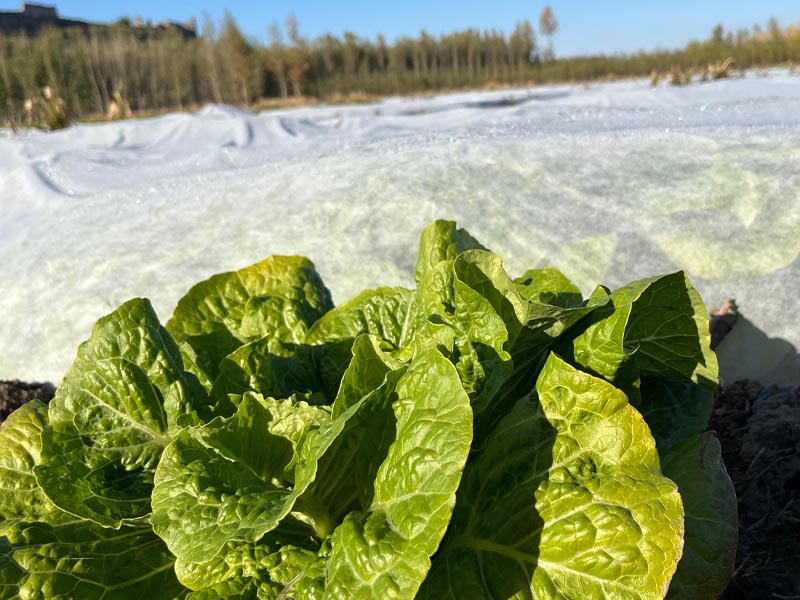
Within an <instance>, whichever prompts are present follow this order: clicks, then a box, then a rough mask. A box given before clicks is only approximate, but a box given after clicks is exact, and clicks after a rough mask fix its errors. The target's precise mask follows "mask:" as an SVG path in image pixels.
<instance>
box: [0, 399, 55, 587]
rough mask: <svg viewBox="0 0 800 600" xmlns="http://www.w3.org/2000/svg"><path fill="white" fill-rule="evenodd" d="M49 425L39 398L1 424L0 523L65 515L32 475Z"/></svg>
mask: <svg viewBox="0 0 800 600" xmlns="http://www.w3.org/2000/svg"><path fill="white" fill-rule="evenodd" d="M46 425H47V406H45V405H44V404H43V403H41V402H39V401H38V400H32V401H31V402H28V403H27V404H25V405H23V406H21V407H20V408H18V409H17V410H15V411H14V412H13V413H11V414H10V415H9V416H8V418H7V419H6V420H5V422H4V423H3V424H2V425H0V522H2V521H4V520H22V521H48V522H52V521H54V520H59V519H60V518H62V517H61V515H64V513H62V512H61V511H60V510H58V509H57V508H56V507H55V506H54V505H53V503H52V502H50V500H49V499H48V498H47V496H45V494H44V492H43V491H42V489H41V488H40V487H39V484H38V483H37V482H36V477H35V476H34V474H33V468H34V467H35V466H36V465H37V464H39V462H40V460H41V452H42V430H43V429H44V428H45V426H46ZM0 530H2V526H1V525H0ZM0 598H2V595H0Z"/></svg>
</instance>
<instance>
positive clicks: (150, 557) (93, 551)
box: [0, 521, 186, 600]
mask: <svg viewBox="0 0 800 600" xmlns="http://www.w3.org/2000/svg"><path fill="white" fill-rule="evenodd" d="M4 535H5V536H6V537H0V553H2V554H0V598H12V597H13V598H25V599H26V600H59V599H60V600H72V599H78V598H80V600H117V599H120V598H147V599H149V600H175V599H177V598H183V597H184V596H185V594H186V589H185V588H184V587H183V586H182V585H180V583H178V581H177V579H176V577H175V573H174V571H173V563H174V560H175V559H174V558H173V557H172V556H171V555H170V554H169V552H168V551H167V548H166V547H165V546H164V543H163V542H162V541H161V540H160V539H159V538H158V536H156V535H155V534H154V533H153V531H152V530H151V529H149V528H139V527H123V528H121V529H119V530H113V529H106V528H103V527H100V526H98V525H96V524H94V523H90V522H88V521H72V522H68V523H62V524H59V525H49V524H45V523H16V524H14V525H13V526H11V527H9V528H7V529H6V530H5V531H4ZM11 577H13V578H15V580H13V581H12V580H10V579H9V578H11ZM14 588H16V595H8V594H7V592H8V591H10V590H13V589H14ZM3 594H6V595H3Z"/></svg>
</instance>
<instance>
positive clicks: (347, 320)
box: [305, 287, 424, 348]
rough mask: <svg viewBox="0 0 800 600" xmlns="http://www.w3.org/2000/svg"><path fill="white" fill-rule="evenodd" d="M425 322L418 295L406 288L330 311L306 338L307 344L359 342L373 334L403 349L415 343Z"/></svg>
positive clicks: (363, 296)
mask: <svg viewBox="0 0 800 600" xmlns="http://www.w3.org/2000/svg"><path fill="white" fill-rule="evenodd" d="M423 323H424V318H423V316H422V315H420V313H419V307H418V306H417V301H416V297H415V294H414V292H412V291H411V290H407V289H405V288H400V287H397V288H388V287H383V288H378V289H376V290H365V291H363V292H361V293H360V294H359V295H358V296H356V297H355V298H353V299H352V300H350V301H348V302H345V303H344V304H341V305H339V306H337V307H336V308H334V309H333V310H331V311H329V312H328V313H326V314H325V316H323V317H322V318H321V319H320V320H319V321H317V322H316V323H315V324H314V326H313V327H312V328H311V330H310V331H309V332H308V335H307V336H306V340H305V341H306V343H307V344H323V343H325V342H330V341H335V340H355V338H357V337H358V336H359V335H361V334H365V333H368V334H371V335H374V336H377V337H379V338H380V339H382V340H384V341H386V342H388V343H389V344H391V345H392V347H393V348H403V347H405V346H407V345H408V344H410V343H411V342H412V341H413V339H414V334H415V333H416V332H418V331H419V330H420V328H421V327H422V325H423Z"/></svg>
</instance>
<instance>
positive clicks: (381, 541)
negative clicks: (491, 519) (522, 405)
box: [325, 349, 472, 599]
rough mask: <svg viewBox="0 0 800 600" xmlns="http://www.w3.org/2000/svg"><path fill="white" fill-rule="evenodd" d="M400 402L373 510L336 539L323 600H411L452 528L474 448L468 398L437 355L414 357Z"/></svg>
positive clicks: (400, 387) (354, 518) (348, 522)
mask: <svg viewBox="0 0 800 600" xmlns="http://www.w3.org/2000/svg"><path fill="white" fill-rule="evenodd" d="M397 397H398V400H396V401H395V403H394V405H393V408H394V413H395V417H396V419H397V424H396V437H395V439H394V442H393V443H392V445H391V446H390V448H389V451H388V454H387V456H386V458H385V460H384V461H383V462H382V463H381V465H380V468H379V469H378V471H377V474H376V475H375V485H374V496H373V500H372V503H371V504H370V505H369V508H368V509H367V511H366V512H365V513H359V512H354V513H351V514H350V515H348V516H347V517H346V518H345V520H344V523H343V524H342V525H340V526H339V527H337V528H336V530H335V531H334V533H333V536H332V538H331V545H332V551H331V557H330V560H329V567H328V577H327V580H326V584H327V587H326V590H325V597H326V598H343V599H344V598H353V599H355V598H364V599H369V598H409V599H410V598H414V596H415V595H416V592H417V589H418V588H419V585H420V584H421V583H422V581H423V579H424V578H425V576H426V574H427V572H428V569H429V568H430V556H431V555H432V554H433V553H434V551H435V550H436V548H437V547H438V545H439V542H440V541H441V539H442V536H443V535H444V532H445V530H446V529H447V525H448V523H449V521H450V515H451V512H452V510H453V505H454V504H455V493H456V489H457V488H458V485H459V482H460V480H461V473H462V470H463V468H464V464H465V463H466V460H467V456H468V454H469V449H470V443H471V440H472V413H471V410H470V405H469V398H468V397H467V395H466V394H465V393H464V390H463V389H462V387H461V385H460V383H459V379H458V375H457V373H456V371H455V369H454V368H453V366H452V365H451V364H450V363H449V362H448V361H447V360H446V359H445V358H444V357H443V356H442V355H441V354H440V353H439V352H438V351H437V350H435V349H429V350H426V351H424V352H422V353H421V354H419V355H418V356H416V357H415V359H414V361H413V362H412V364H411V366H410V367H409V369H408V370H407V371H406V373H405V374H404V375H403V377H401V378H400V380H399V382H398V384H397Z"/></svg>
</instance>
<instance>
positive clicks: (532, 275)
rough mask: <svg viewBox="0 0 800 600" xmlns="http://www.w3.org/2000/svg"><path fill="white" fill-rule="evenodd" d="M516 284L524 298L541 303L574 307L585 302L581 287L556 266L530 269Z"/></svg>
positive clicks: (515, 281) (516, 280)
mask: <svg viewBox="0 0 800 600" xmlns="http://www.w3.org/2000/svg"><path fill="white" fill-rule="evenodd" d="M514 285H516V286H517V290H519V293H520V294H522V297H523V298H525V299H526V300H530V301H532V302H537V303H539V304H551V305H553V306H560V307H561V308H572V307H575V306H580V305H581V303H583V296H581V291H580V289H578V287H577V286H575V285H574V284H573V283H572V282H571V281H570V280H569V279H567V278H566V277H565V276H564V274H563V273H561V271H559V270H558V269H556V268H554V267H544V268H542V269H530V270H528V271H526V272H525V274H524V275H523V276H522V277H518V278H517V279H515V280H514Z"/></svg>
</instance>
